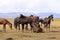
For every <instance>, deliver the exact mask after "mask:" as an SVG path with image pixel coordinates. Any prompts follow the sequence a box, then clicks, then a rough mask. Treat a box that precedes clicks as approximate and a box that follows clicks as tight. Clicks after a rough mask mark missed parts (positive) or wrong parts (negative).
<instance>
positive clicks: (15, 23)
mask: <svg viewBox="0 0 60 40" xmlns="http://www.w3.org/2000/svg"><path fill="white" fill-rule="evenodd" d="M14 27H15V29H17V20H16V19H14Z"/></svg>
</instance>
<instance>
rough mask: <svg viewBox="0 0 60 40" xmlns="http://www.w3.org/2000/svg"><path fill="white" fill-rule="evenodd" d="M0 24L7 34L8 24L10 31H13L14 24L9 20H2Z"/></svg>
mask: <svg viewBox="0 0 60 40" xmlns="http://www.w3.org/2000/svg"><path fill="white" fill-rule="evenodd" d="M0 24H2V25H3V30H4V32H6V24H8V25H9V27H10V29H12V24H11V23H10V22H9V21H8V20H7V19H4V18H0Z"/></svg>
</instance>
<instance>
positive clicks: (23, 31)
mask: <svg viewBox="0 0 60 40" xmlns="http://www.w3.org/2000/svg"><path fill="white" fill-rule="evenodd" d="M22 32H24V24H22Z"/></svg>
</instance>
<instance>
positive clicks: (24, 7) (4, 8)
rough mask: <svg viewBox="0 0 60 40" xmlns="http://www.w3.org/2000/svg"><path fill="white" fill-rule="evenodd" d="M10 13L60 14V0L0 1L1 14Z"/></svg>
mask: <svg viewBox="0 0 60 40" xmlns="http://www.w3.org/2000/svg"><path fill="white" fill-rule="evenodd" d="M8 12H34V13H40V12H54V13H60V0H0V13H8Z"/></svg>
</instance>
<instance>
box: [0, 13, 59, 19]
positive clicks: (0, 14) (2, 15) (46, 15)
mask: <svg viewBox="0 0 60 40" xmlns="http://www.w3.org/2000/svg"><path fill="white" fill-rule="evenodd" d="M20 14H23V15H25V16H30V15H35V16H39V17H41V18H45V17H48V16H49V15H51V14H53V15H54V18H60V14H59V13H52V12H50V13H33V12H10V13H0V18H15V17H18V16H19V15H20Z"/></svg>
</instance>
